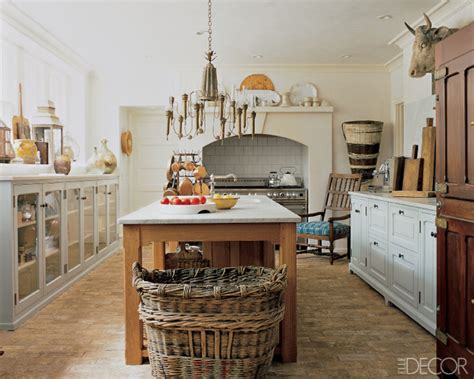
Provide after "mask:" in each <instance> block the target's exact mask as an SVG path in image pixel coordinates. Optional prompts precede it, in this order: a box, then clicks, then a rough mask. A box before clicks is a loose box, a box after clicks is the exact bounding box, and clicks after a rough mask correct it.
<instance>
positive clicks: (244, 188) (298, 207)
mask: <svg viewBox="0 0 474 379" xmlns="http://www.w3.org/2000/svg"><path fill="white" fill-rule="evenodd" d="M296 181H297V185H296V186H292V187H281V186H278V187H269V185H268V178H238V179H237V180H236V181H234V179H232V178H230V179H217V178H216V179H215V193H221V194H222V193H228V194H236V195H265V196H268V197H269V198H270V199H272V200H274V201H276V202H277V203H279V204H281V205H283V206H284V207H286V208H288V209H289V210H291V211H292V212H294V213H297V214H302V213H307V211H308V190H307V189H306V188H305V187H304V184H303V180H302V178H296Z"/></svg>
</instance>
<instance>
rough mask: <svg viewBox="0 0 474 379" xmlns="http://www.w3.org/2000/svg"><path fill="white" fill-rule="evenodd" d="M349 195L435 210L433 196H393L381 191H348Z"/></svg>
mask: <svg viewBox="0 0 474 379" xmlns="http://www.w3.org/2000/svg"><path fill="white" fill-rule="evenodd" d="M349 194H350V195H351V196H363V197H365V198H369V199H374V200H385V201H389V202H391V203H396V204H402V205H408V206H414V207H418V208H423V209H427V210H430V211H436V198H435V197H395V196H392V195H391V194H390V193H381V192H367V191H361V192H350V193H349Z"/></svg>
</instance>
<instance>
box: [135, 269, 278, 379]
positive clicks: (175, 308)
mask: <svg viewBox="0 0 474 379" xmlns="http://www.w3.org/2000/svg"><path fill="white" fill-rule="evenodd" d="M133 273H134V278H133V283H134V286H135V287H136V289H137V291H138V293H139V294H140V298H141V303H140V306H139V313H140V319H141V320H142V321H143V322H144V324H145V328H146V333H147V336H148V354H149V359H150V364H151V368H152V374H153V376H155V377H166V378H173V377H206V378H226V377H229V378H232V377H239V378H249V377H252V378H254V377H263V376H264V375H265V373H266V372H267V371H268V368H269V367H270V364H271V362H272V358H273V353H274V350H275V346H276V345H277V343H278V332H279V323H280V321H281V320H282V319H283V314H284V309H285V307H284V304H283V292H284V289H285V288H286V285H287V268H286V266H282V267H280V268H279V269H277V270H273V269H269V268H263V267H232V268H198V269H176V270H166V271H158V270H154V271H147V270H146V269H144V268H142V267H141V266H140V264H138V263H135V264H134V266H133Z"/></svg>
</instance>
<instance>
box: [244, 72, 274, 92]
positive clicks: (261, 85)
mask: <svg viewBox="0 0 474 379" xmlns="http://www.w3.org/2000/svg"><path fill="white" fill-rule="evenodd" d="M244 88H245V89H261V90H270V91H275V86H274V85H273V82H272V81H271V80H270V78H269V77H268V76H266V75H264V74H252V75H249V76H247V77H246V78H245V79H244V80H242V83H240V90H243V89H244Z"/></svg>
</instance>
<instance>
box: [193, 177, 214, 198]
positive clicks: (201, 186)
mask: <svg viewBox="0 0 474 379" xmlns="http://www.w3.org/2000/svg"><path fill="white" fill-rule="evenodd" d="M193 192H194V194H195V195H202V196H207V195H209V193H210V191H209V186H208V185H207V184H206V183H204V182H203V181H202V180H196V183H194V186H193Z"/></svg>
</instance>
